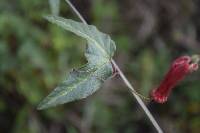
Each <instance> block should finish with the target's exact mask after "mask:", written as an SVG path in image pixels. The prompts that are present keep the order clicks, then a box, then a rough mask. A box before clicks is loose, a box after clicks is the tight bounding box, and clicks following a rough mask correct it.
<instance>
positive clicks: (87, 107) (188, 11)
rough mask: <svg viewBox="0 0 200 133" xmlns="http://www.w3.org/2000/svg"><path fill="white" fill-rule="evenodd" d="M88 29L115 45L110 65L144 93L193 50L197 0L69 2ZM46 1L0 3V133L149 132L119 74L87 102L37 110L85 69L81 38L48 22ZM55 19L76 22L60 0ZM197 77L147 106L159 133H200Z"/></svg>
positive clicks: (198, 25) (198, 35)
mask: <svg viewBox="0 0 200 133" xmlns="http://www.w3.org/2000/svg"><path fill="white" fill-rule="evenodd" d="M73 3H74V5H75V6H76V7H77V9H78V10H79V11H80V12H81V14H82V15H83V16H84V18H85V19H86V20H87V22H88V23H89V24H93V25H96V26H97V27H98V28H99V29H100V30H101V31H102V32H105V33H108V34H110V35H111V37H112V39H113V40H114V41H115V42H116V46H117V51H116V54H115V56H114V59H115V60H116V62H117V64H118V65H119V66H120V67H121V68H122V70H123V72H124V73H125V75H126V76H127V77H128V79H130V81H131V82H132V84H133V85H134V87H135V88H136V89H137V90H138V91H139V92H140V93H142V94H143V95H145V96H148V94H149V91H150V90H151V89H153V88H155V87H156V86H157V85H158V84H159V82H160V81H161V79H162V77H163V76H164V74H165V73H166V71H167V70H168V68H169V66H170V63H171V61H172V60H173V59H175V58H177V57H178V56H181V55H192V54H198V53H200V52H199V50H200V43H199V41H200V1H198V0H73ZM50 13H51V11H50V8H49V2H48V1H45V0H1V1H0V133H78V132H82V133H155V132H156V130H155V129H154V127H153V126H152V124H151V123H150V121H149V120H148V118H147V117H146V115H145V114H144V112H143V111H142V109H141V108H140V106H139V105H138V104H137V102H136V100H135V98H134V97H133V96H132V95H131V93H130V91H129V90H128V88H127V87H126V86H125V85H124V84H123V82H122V81H121V79H120V78H119V77H115V78H114V79H112V80H108V81H107V82H106V83H105V84H104V85H103V87H102V88H101V89H100V90H99V91H98V92H97V93H95V94H94V95H92V96H90V97H88V98H87V99H84V100H80V101H76V102H72V103H68V104H64V105H61V106H58V107H55V108H51V109H47V110H44V111H38V110H36V107H37V105H38V103H39V102H40V101H41V100H42V99H43V98H44V97H45V96H46V95H47V94H48V93H49V92H51V91H52V90H53V89H54V88H55V87H56V85H57V84H58V83H60V82H61V81H62V80H63V79H65V78H66V75H67V74H68V72H69V71H70V70H71V69H72V68H77V67H79V66H80V65H82V64H84V63H85V62H86V61H85V58H84V49H85V44H86V42H85V40H83V39H81V38H80V37H77V36H75V35H73V34H72V33H69V32H67V31H64V30H63V29H61V28H60V27H58V26H55V25H53V24H50V23H49V22H47V21H46V20H45V19H44V18H43V17H42V16H43V15H46V14H50ZM60 15H61V16H63V17H66V18H71V19H74V20H77V21H80V20H79V19H78V18H77V16H76V15H75V14H73V12H72V11H71V9H70V8H69V6H68V5H67V3H65V1H64V0H61V10H60ZM199 75H200V73H199V72H198V71H197V72H195V73H193V74H191V75H189V76H188V77H187V78H186V79H185V80H184V81H182V82H181V83H180V84H179V85H178V86H176V87H175V89H174V90H173V93H172V94H171V96H170V98H169V100H168V102H167V103H165V104H156V103H152V102H151V103H147V106H148V108H149V109H150V110H151V111H152V113H153V115H154V116H155V118H156V119H157V121H158V122H159V124H160V126H161V127H162V128H163V130H164V131H165V132H166V133H199V132H200V115H199V114H200V90H199V86H200V82H199V80H200V76H199Z"/></svg>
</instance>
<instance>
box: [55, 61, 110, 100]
mask: <svg viewBox="0 0 200 133" xmlns="http://www.w3.org/2000/svg"><path fill="white" fill-rule="evenodd" d="M107 63H109V62H105V63H103V64H102V65H100V66H98V68H97V69H96V70H95V71H94V72H91V74H89V75H88V76H87V78H82V79H83V80H81V79H80V81H79V82H78V83H74V84H73V86H71V87H69V88H71V89H70V90H68V91H66V92H64V93H62V94H61V95H59V96H58V97H54V98H53V99H52V100H51V102H54V101H56V100H57V99H58V98H60V97H62V96H64V95H67V94H68V93H69V92H70V91H72V89H73V88H75V87H74V86H78V85H80V84H81V83H83V82H85V81H86V80H88V79H89V78H90V77H91V76H92V74H94V73H95V72H97V71H98V70H99V69H101V68H102V66H104V65H105V64H107Z"/></svg>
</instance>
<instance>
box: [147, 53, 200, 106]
mask: <svg viewBox="0 0 200 133" xmlns="http://www.w3.org/2000/svg"><path fill="white" fill-rule="evenodd" d="M196 57H197V56H196ZM198 59H199V58H198ZM198 61H199V60H196V58H195V60H194V58H193V57H192V58H191V57H190V56H181V57H179V58H177V59H176V60H175V61H174V62H173V63H172V65H171V67H170V70H169V71H168V73H167V74H166V76H165V78H164V80H163V81H162V82H161V84H160V85H159V87H158V88H156V89H154V90H152V91H151V93H150V96H151V99H152V100H154V101H155V102H158V103H164V102H166V101H167V98H168V96H169V94H170V92H171V90H172V89H173V88H174V87H175V86H176V84H177V83H178V82H179V81H181V80H183V78H184V77H185V76H186V75H187V74H189V73H191V72H193V71H196V70H197V69H198Z"/></svg>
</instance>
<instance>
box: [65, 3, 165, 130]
mask: <svg viewBox="0 0 200 133" xmlns="http://www.w3.org/2000/svg"><path fill="white" fill-rule="evenodd" d="M65 1H66V2H67V3H68V4H69V6H70V7H71V8H72V10H73V11H74V12H75V13H76V15H77V16H78V17H79V18H80V20H81V21H82V22H83V23H84V24H87V22H86V21H85V19H84V18H83V17H82V15H81V14H80V13H79V12H78V10H77V9H76V8H75V7H74V5H73V4H72V3H71V2H70V1H69V0H65ZM111 62H112V63H113V65H114V67H115V68H116V69H117V71H118V73H119V75H120V77H121V78H122V80H123V81H124V83H125V84H126V85H127V87H128V88H129V89H130V90H131V93H132V94H133V95H134V97H135V98H136V100H137V102H138V103H139V105H140V106H141V107H142V109H143V110H144V112H145V113H146V115H147V116H148V118H149V119H150V121H151V122H152V124H153V126H154V127H155V128H156V130H157V131H158V133H163V131H162V129H161V128H160V126H159V125H158V123H157V122H156V120H155V118H154V117H153V115H152V114H151V112H150V111H149V110H148V108H147V107H146V105H145V104H144V102H143V101H142V99H141V98H140V97H139V96H138V95H137V94H136V93H135V92H136V91H135V89H134V88H133V86H132V85H131V83H130V82H129V80H128V79H127V78H126V76H125V75H124V74H123V72H122V71H121V69H120V68H119V67H118V65H117V64H116V63H115V61H114V60H113V59H112V60H111Z"/></svg>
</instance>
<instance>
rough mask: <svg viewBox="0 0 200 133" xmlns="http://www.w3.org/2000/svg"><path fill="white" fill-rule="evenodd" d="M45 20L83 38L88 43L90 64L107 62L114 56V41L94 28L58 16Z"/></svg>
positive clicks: (87, 53)
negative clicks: (96, 60)
mask: <svg viewBox="0 0 200 133" xmlns="http://www.w3.org/2000/svg"><path fill="white" fill-rule="evenodd" d="M45 18H46V19H47V20H49V21H50V22H52V23H55V24H57V25H59V26H61V27H62V28H64V29H66V30H68V31H71V32H73V33H75V34H76V35H78V36H81V37H83V38H85V39H86V40H87V41H88V48H87V49H88V51H87V52H86V57H87V59H88V61H89V62H90V63H94V61H95V60H94V59H100V60H99V61H98V62H100V61H103V62H104V61H109V60H111V58H112V56H113V55H114V52H115V50H116V46H115V43H114V41H113V40H111V39H110V36H108V35H107V34H104V33H102V32H100V31H99V30H98V29H97V28H96V27H95V26H93V25H87V24H84V23H80V22H76V21H73V20H70V19H65V18H62V17H58V16H46V17H45ZM96 63H97V62H96Z"/></svg>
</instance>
